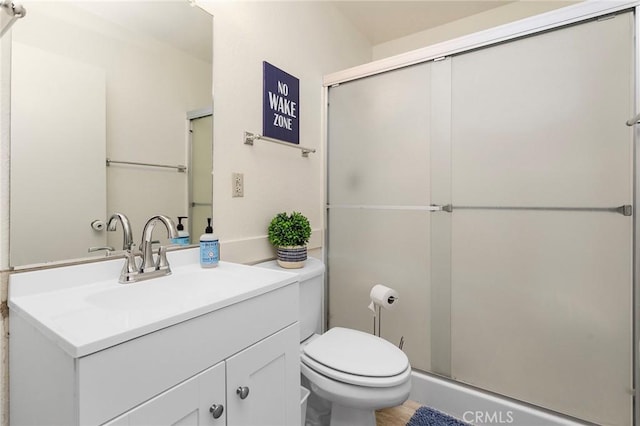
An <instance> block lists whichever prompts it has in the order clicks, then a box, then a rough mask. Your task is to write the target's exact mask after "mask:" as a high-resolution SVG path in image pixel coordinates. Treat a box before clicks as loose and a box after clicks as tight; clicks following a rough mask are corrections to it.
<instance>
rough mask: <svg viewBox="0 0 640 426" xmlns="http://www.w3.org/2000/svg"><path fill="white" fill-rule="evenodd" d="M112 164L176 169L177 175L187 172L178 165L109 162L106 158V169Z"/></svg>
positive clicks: (183, 167)
mask: <svg viewBox="0 0 640 426" xmlns="http://www.w3.org/2000/svg"><path fill="white" fill-rule="evenodd" d="M112 164H129V165H132V166H145V167H161V168H164V169H176V170H177V171H178V173H185V172H186V171H187V166H184V165H182V164H178V165H177V166H170V165H167V164H153V163H138V162H136V161H116V160H110V159H108V158H107V167H109V166H110V165H112Z"/></svg>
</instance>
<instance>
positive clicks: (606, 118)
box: [327, 11, 636, 425]
mask: <svg viewBox="0 0 640 426" xmlns="http://www.w3.org/2000/svg"><path fill="white" fill-rule="evenodd" d="M634 22H635V16H634V13H633V12H632V11H623V12H619V13H616V14H614V15H608V16H606V17H605V18H599V19H592V20H589V21H586V22H581V23H576V24H572V25H569V26H563V27H560V28H556V29H554V30H552V31H545V32H541V33H538V34H535V35H529V36H527V37H522V38H517V39H512V40H510V41H508V42H502V43H499V44H493V45H491V46H486V47H483V48H479V49H473V50H467V51H464V52H459V53H456V54H452V55H447V56H446V57H442V58H438V59H436V60H430V61H426V62H421V63H418V64H415V65H411V66H406V67H403V68H400V69H396V70H393V71H388V72H384V73H378V74H375V75H371V76H368V77H364V78H359V79H353V80H351V81H348V82H345V83H341V84H338V85H332V86H331V87H330V88H329V89H328V99H329V106H328V135H327V139H328V150H327V151H328V154H327V156H328V157H327V163H328V172H327V193H328V195H327V229H328V232H327V247H328V249H327V265H328V283H329V286H328V292H329V293H328V296H329V298H328V300H329V319H328V322H329V326H330V327H333V326H346V327H352V328H356V329H361V330H364V331H369V332H370V331H372V324H373V320H372V315H371V311H369V310H368V309H367V305H368V294H369V290H370V289H371V287H372V286H373V285H375V284H384V285H387V286H390V287H393V288H395V289H396V290H398V292H399V294H400V300H399V302H398V304H397V307H396V309H395V310H392V311H383V312H382V321H381V334H382V337H384V338H386V339H388V340H390V341H391V342H394V343H396V344H397V343H399V341H400V339H401V337H404V341H405V344H404V350H405V352H406V353H407V354H408V356H409V358H410V360H411V364H412V366H413V367H414V368H415V369H417V370H422V371H425V372H429V373H434V374H437V375H440V376H444V377H447V378H450V379H453V380H455V381H459V382H463V383H467V384H470V385H473V386H475V387H478V388H481V389H484V390H487V391H490V392H493V393H496V394H500V395H505V396H507V397H510V398H513V399H516V400H520V401H524V402H526V403H529V404H532V405H535V406H538V407H542V408H544V409H548V410H551V411H554V412H557V413H561V414H563V415H566V416H570V417H573V418H576V419H581V420H584V421H589V422H594V423H598V424H607V425H630V424H632V417H633V394H632V392H633V391H632V389H633V371H634V370H633V362H632V357H633V341H634V337H633V322H634V317H633V300H634V291H633V288H634V275H633V270H634V238H633V235H634V225H635V224H634V215H635V214H636V212H635V211H633V205H634V199H635V197H634V188H635V186H634V179H635V176H634V173H635V172H634V170H635V167H634V164H635V161H634V156H635V149H634V130H633V128H631V127H628V126H626V125H625V121H626V120H627V119H628V118H629V117H632V116H633V115H634V114H635V108H634V105H635V95H634V94H635V71H634V66H635V54H634Z"/></svg>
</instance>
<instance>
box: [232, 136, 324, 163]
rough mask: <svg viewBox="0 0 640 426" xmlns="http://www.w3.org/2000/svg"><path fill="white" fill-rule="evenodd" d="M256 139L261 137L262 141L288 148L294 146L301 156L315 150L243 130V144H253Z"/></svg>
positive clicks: (305, 155) (306, 155)
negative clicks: (300, 152)
mask: <svg viewBox="0 0 640 426" xmlns="http://www.w3.org/2000/svg"><path fill="white" fill-rule="evenodd" d="M256 139H261V140H263V141H267V142H272V143H277V144H278V145H283V146H288V147H289V148H296V149H299V150H301V151H302V156H303V157H308V156H309V153H313V152H316V150H315V149H313V148H305V147H304V146H300V145H295V144H292V143H290V142H284V141H280V140H278V139H272V138H268V137H266V136H262V135H259V134H257V133H251V132H244V144H245V145H253V141H255V140H256Z"/></svg>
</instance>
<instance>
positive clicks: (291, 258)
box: [277, 246, 307, 269]
mask: <svg viewBox="0 0 640 426" xmlns="http://www.w3.org/2000/svg"><path fill="white" fill-rule="evenodd" d="M277 251H278V259H277V260H278V265H280V266H281V267H283V268H287V269H299V268H302V267H303V266H304V261H305V260H307V246H286V247H278V248H277Z"/></svg>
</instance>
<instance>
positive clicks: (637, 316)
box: [322, 0, 640, 425]
mask: <svg viewBox="0 0 640 426" xmlns="http://www.w3.org/2000/svg"><path fill="white" fill-rule="evenodd" d="M625 10H629V11H633V12H634V36H635V37H634V54H635V58H634V71H633V84H634V92H635V93H634V95H635V96H634V108H635V111H636V113H638V112H640V111H638V108H639V106H640V72H639V71H640V42H639V41H638V34H639V30H638V29H639V28H640V0H634V1H620V2H615V3H613V2H612V3H609V2H596V1H593V2H592V1H589V0H587V1H585V2H583V3H578V4H575V5H571V6H567V7H564V8H561V9H557V10H555V11H551V12H548V13H544V14H541V15H537V16H533V17H530V18H525V19H522V20H519V21H515V22H513V23H510V24H505V25H501V26H498V27H495V28H491V29H489V30H486V31H481V32H478V33H473V34H470V35H467V36H462V37H459V38H455V39H452V40H449V41H445V42H442V43H438V44H435V45H432V46H427V47H424V48H421V49H417V50H413V51H409V52H407V53H403V54H399V55H396V56H392V57H389V58H384V59H380V60H377V61H373V62H370V63H367V64H364V65H360V66H356V67H353V68H349V69H347V70H343V71H339V72H335V73H332V74H327V75H325V76H324V79H323V97H324V99H323V117H322V121H323V125H322V128H323V130H324V132H323V133H324V134H323V146H324V148H325V149H324V163H325V167H326V169H325V176H324V186H325V188H324V205H325V213H324V214H325V217H324V223H325V224H327V225H328V216H329V206H328V196H327V194H328V176H329V173H328V153H327V152H328V149H327V148H328V137H327V136H328V125H329V122H328V100H329V88H330V87H332V86H335V85H339V84H340V83H346V82H349V81H353V80H358V79H361V78H365V77H369V76H373V75H377V74H381V73H384V72H387V71H392V70H397V69H401V68H405V67H408V66H411V65H415V64H419V63H423V62H429V61H434V60H438V59H440V58H444V57H447V56H451V55H454V54H459V53H464V52H469V51H472V50H475V49H478V48H481V47H488V46H491V45H496V44H498V43H503V42H506V41H510V40H515V39H518V38H521V37H525V36H532V35H536V34H540V33H543V32H545V31H549V30H552V29H558V28H561V27H565V26H567V25H571V24H577V23H580V22H586V21H589V20H593V19H597V18H599V17H603V16H606V15H609V14H613V13H617V12H621V11H625ZM639 141H640V124H636V125H635V126H634V132H633V147H634V148H633V157H634V162H633V225H632V228H633V253H632V255H633V273H632V276H633V289H632V292H633V312H632V316H633V323H632V335H633V344H632V352H633V353H632V369H633V389H631V390H630V392H631V393H632V395H633V424H634V425H635V424H638V423H639V422H640V403H639V402H638V393H637V388H638V386H639V385H640V362H639V358H640V281H639V275H640V223H639V221H638V220H637V214H638V213H637V212H638V200H640V182H639V181H638V179H640V176H639V175H638V170H637V169H638V164H640V150H639V149H636V146H637V144H638V143H639ZM328 234H329V233H328V232H326V231H325V244H324V247H325V250H324V258H325V259H324V260H325V263H327V257H328V255H327V249H326V247H328V241H327V240H328ZM329 267H330V265H328V264H327V268H329ZM327 277H328V274H327ZM324 300H325V303H324V305H325V307H324V312H323V314H324V318H323V320H324V321H323V325H324V327H326V326H327V324H326V321H327V318H328V317H329V313H328V309H329V308H328V303H327V301H328V286H326V288H325V298H324Z"/></svg>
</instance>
